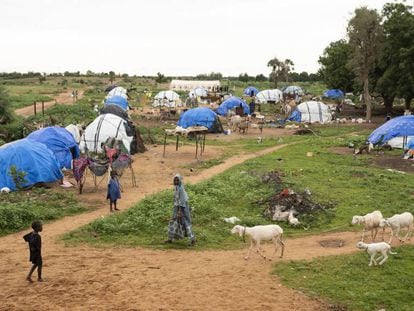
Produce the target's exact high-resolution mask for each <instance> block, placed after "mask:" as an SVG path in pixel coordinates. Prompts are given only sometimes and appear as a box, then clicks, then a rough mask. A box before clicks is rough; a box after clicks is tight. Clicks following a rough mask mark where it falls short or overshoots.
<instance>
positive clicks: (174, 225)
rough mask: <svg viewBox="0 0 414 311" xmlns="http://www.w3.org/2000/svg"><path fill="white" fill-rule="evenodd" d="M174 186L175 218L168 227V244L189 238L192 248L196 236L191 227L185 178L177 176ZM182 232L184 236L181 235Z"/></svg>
mask: <svg viewBox="0 0 414 311" xmlns="http://www.w3.org/2000/svg"><path fill="white" fill-rule="evenodd" d="M173 184H174V209H173V217H172V220H171V221H170V223H169V226H168V240H167V241H165V242H166V243H172V240H173V239H180V238H182V237H183V236H188V238H189V239H190V246H194V245H195V243H196V239H195V235H194V233H193V231H192V228H191V227H192V226H191V214H190V206H189V204H188V194H187V192H186V191H185V189H184V184H183V177H182V176H181V175H180V174H176V175H175V176H174V179H173ZM181 232H182V233H183V235H181Z"/></svg>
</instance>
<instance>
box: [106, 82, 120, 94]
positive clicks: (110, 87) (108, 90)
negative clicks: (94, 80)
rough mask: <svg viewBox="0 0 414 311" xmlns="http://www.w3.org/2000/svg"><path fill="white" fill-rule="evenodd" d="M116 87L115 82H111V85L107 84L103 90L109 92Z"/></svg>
mask: <svg viewBox="0 0 414 311" xmlns="http://www.w3.org/2000/svg"><path fill="white" fill-rule="evenodd" d="M116 87H118V85H116V84H112V85H110V86H108V87H107V88H106V89H105V92H107V93H108V92H110V91H112V90H113V89H114V88H116Z"/></svg>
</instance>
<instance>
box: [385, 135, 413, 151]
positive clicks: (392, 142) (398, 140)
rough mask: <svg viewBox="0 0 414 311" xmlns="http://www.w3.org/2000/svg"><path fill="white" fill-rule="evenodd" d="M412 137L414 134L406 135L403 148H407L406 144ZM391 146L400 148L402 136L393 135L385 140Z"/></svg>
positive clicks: (402, 141)
mask: <svg viewBox="0 0 414 311" xmlns="http://www.w3.org/2000/svg"><path fill="white" fill-rule="evenodd" d="M413 139H414V136H407V137H406V140H405V146H404V147H405V148H407V144H408V143H409V142H410V141H411V140H413ZM387 144H388V145H390V146H391V147H392V148H397V149H402V148H403V144H404V137H403V136H399V137H394V138H392V139H390V140H389V141H388V142H387Z"/></svg>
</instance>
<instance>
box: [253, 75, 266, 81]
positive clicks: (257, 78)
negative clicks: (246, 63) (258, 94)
mask: <svg viewBox="0 0 414 311" xmlns="http://www.w3.org/2000/svg"><path fill="white" fill-rule="evenodd" d="M255 80H256V81H257V82H263V81H266V80H267V78H266V77H265V76H264V75H263V74H258V75H257V76H256V78H255Z"/></svg>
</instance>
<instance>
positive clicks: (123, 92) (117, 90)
mask: <svg viewBox="0 0 414 311" xmlns="http://www.w3.org/2000/svg"><path fill="white" fill-rule="evenodd" d="M127 93H128V91H127V89H125V88H123V87H121V86H116V87H114V88H113V89H111V90H110V91H109V92H108V95H107V96H106V98H110V97H114V96H121V97H123V98H125V99H128V95H127Z"/></svg>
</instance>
